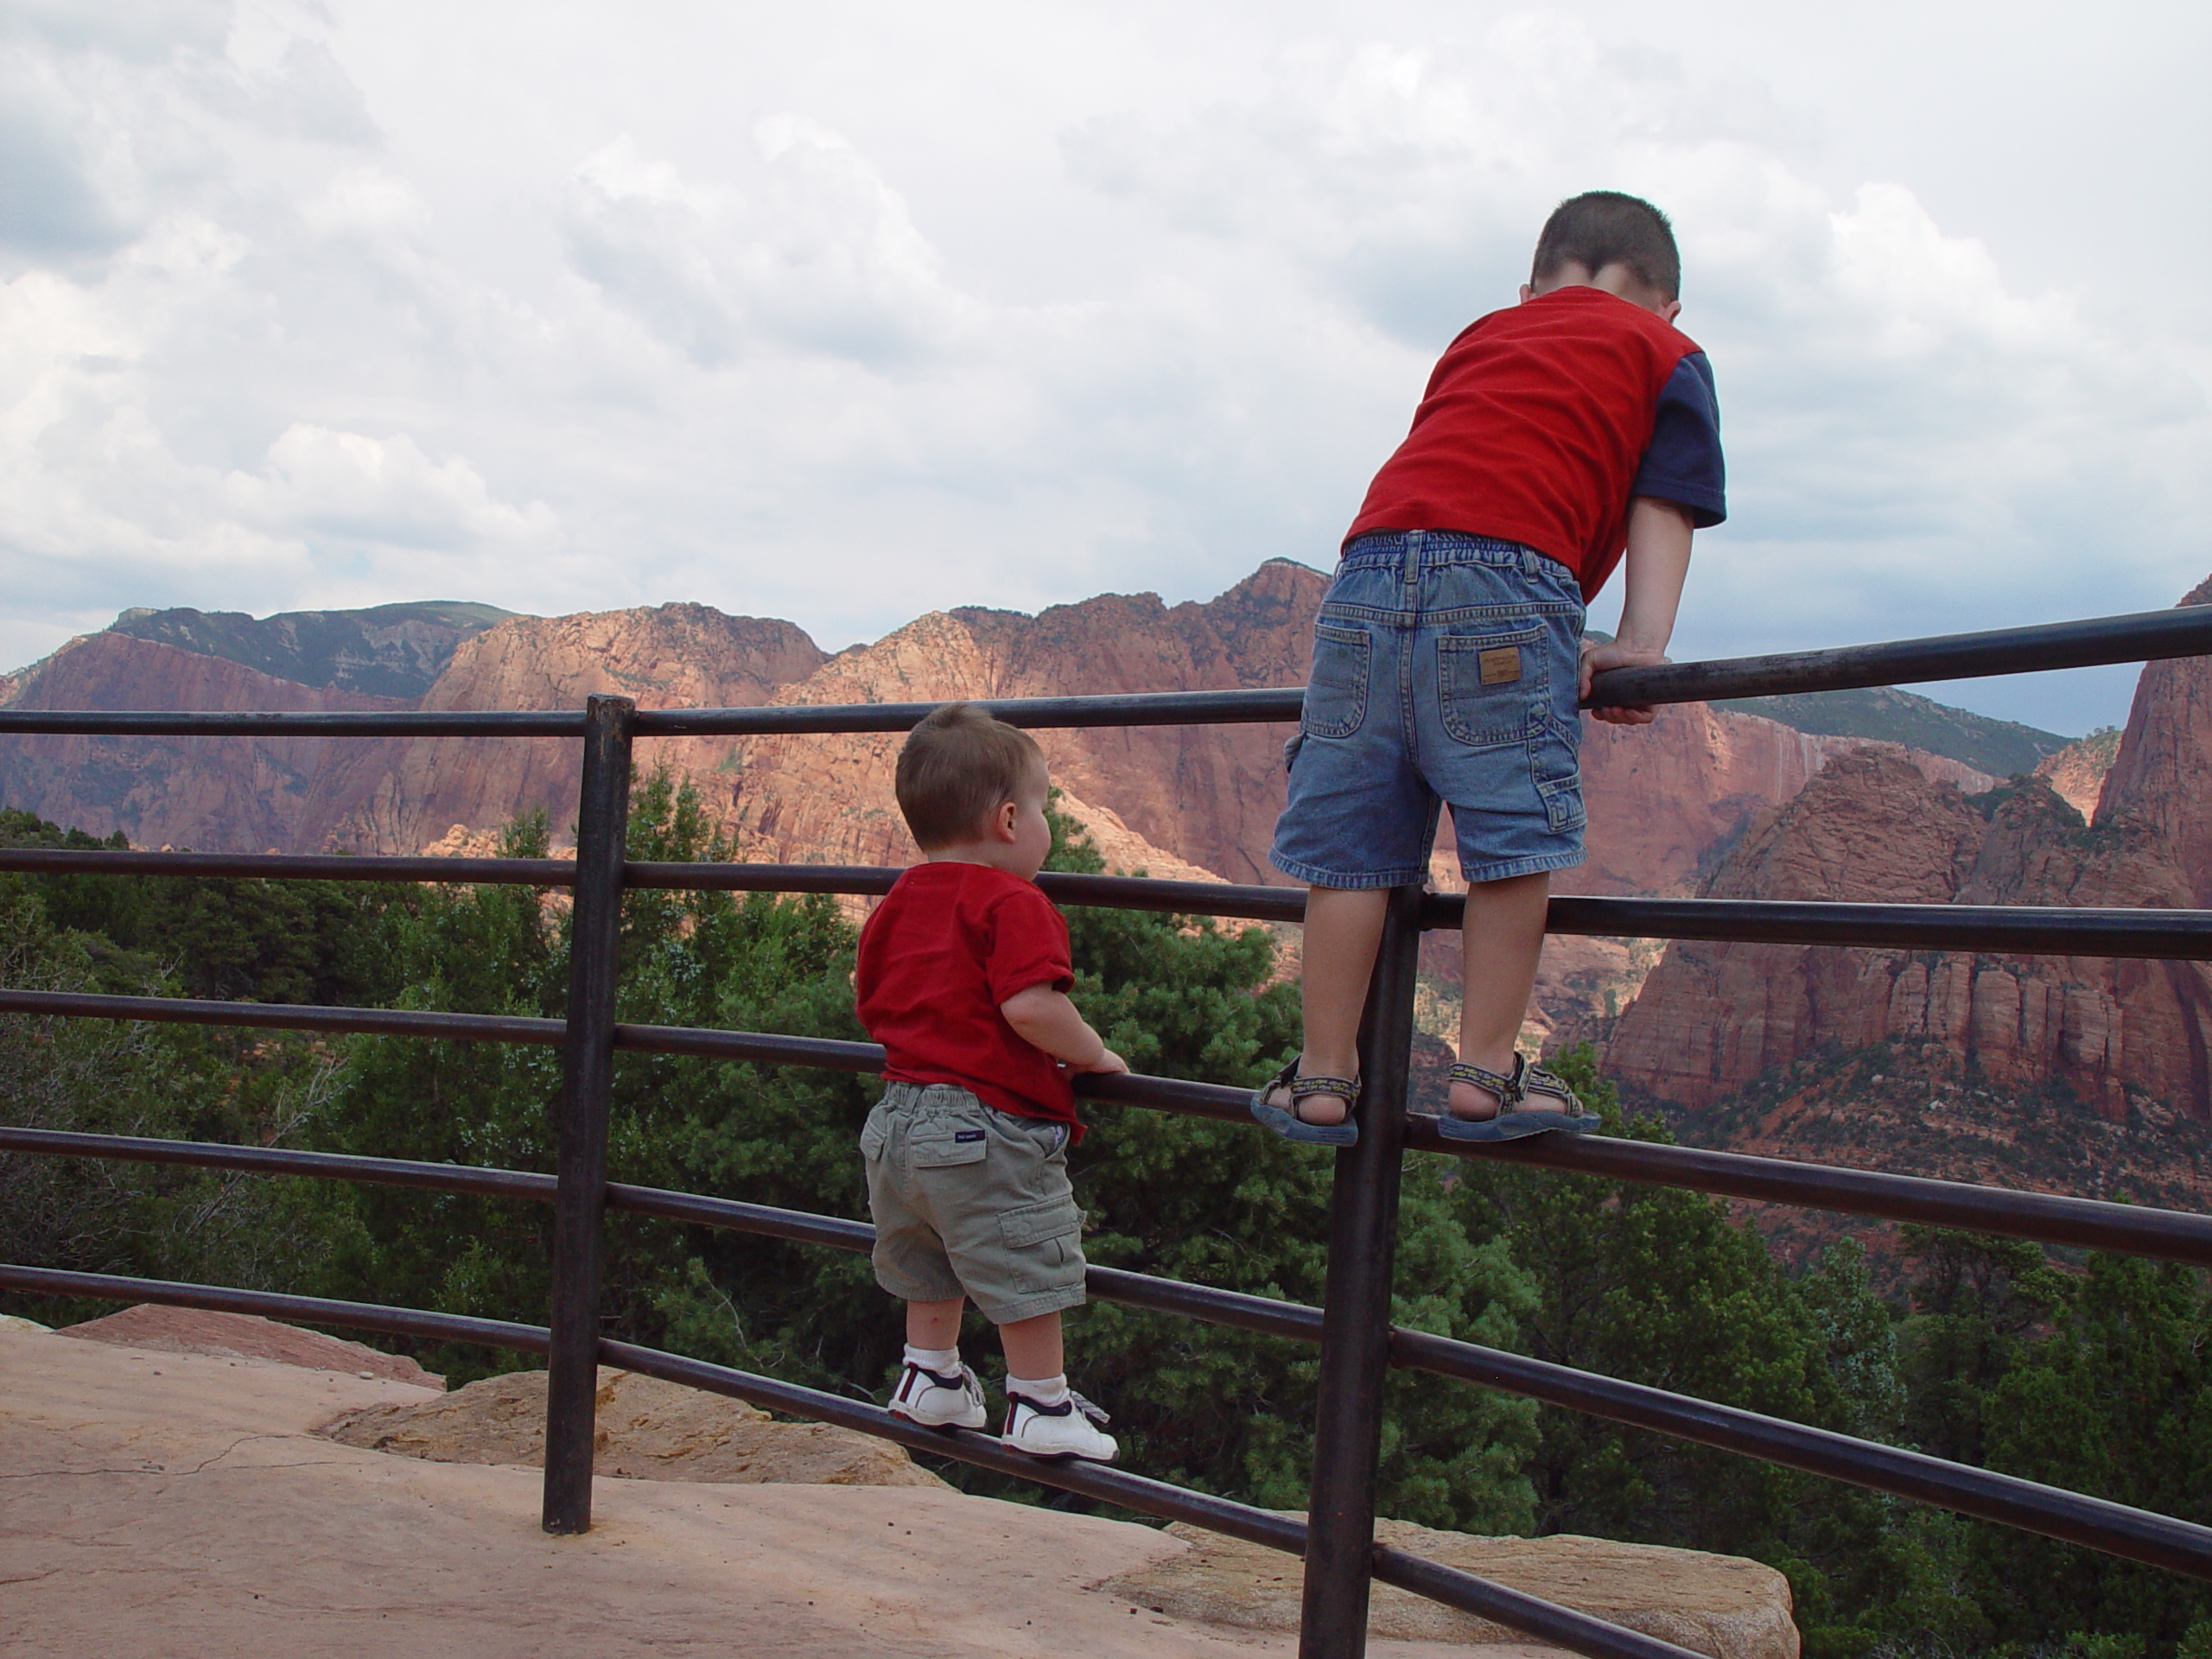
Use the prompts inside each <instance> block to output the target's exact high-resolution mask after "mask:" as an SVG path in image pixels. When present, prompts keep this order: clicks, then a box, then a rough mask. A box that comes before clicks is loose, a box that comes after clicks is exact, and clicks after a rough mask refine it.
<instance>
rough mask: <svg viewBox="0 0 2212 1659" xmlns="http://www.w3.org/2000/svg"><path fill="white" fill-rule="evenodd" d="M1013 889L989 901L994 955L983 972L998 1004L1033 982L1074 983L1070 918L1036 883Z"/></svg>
mask: <svg viewBox="0 0 2212 1659" xmlns="http://www.w3.org/2000/svg"><path fill="white" fill-rule="evenodd" d="M1023 886H1024V887H1025V888H1026V891H1024V892H1020V893H1008V894H1007V896H1006V897H1005V898H1003V899H1000V900H999V901H998V903H997V904H995V905H994V906H991V944H990V954H989V956H988V957H987V958H986V959H985V961H984V963H983V976H984V978H985V980H986V981H987V982H988V984H989V986H990V992H991V1001H992V1002H993V1003H994V1004H997V1003H1001V1002H1004V1001H1006V1000H1007V998H1008V997H1011V996H1018V995H1020V994H1021V993H1022V992H1024V991H1026V990H1027V989H1029V988H1031V987H1032V986H1034V985H1049V986H1051V987H1052V988H1053V989H1054V990H1056V991H1065V990H1067V989H1069V988H1071V987H1072V986H1073V985H1074V984H1075V964H1074V963H1073V962H1072V961H1071V960H1070V955H1071V953H1070V951H1069V949H1068V924H1067V918H1065V917H1064V916H1062V915H1061V914H1060V912H1058V910H1057V909H1055V908H1054V907H1053V905H1052V900H1051V899H1047V898H1046V896H1045V895H1044V894H1043V893H1039V891H1038V890H1037V889H1036V888H1034V887H1028V885H1027V883H1026V882H1025V883H1024V884H1023Z"/></svg>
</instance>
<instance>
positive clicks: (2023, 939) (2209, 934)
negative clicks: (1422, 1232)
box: [0, 848, 2212, 962]
mask: <svg viewBox="0 0 2212 1659" xmlns="http://www.w3.org/2000/svg"><path fill="white" fill-rule="evenodd" d="M6 870H14V871H19V872H24V873H30V874H48V875H60V874H115V875H131V874H137V875H195V876H222V877H237V878H248V877H251V878H259V879H263V880H333V881H415V882H497V883H507V884H514V885H528V886H537V887H572V886H574V885H575V863H574V862H573V861H569V860H566V859H524V858H354V857H340V856H337V855H312V856H309V855H293V854H275V853H256V854H228V853H142V852H110V851H105V850H102V851H97V852H95V851H91V850H86V849H75V848H72V849H56V848H0V871H6ZM622 875H623V884H624V886H625V887H650V888H655V889H681V890H684V891H690V892H743V893H853V894H861V895H877V894H881V893H888V892H889V891H890V890H891V886H892V883H893V882H894V881H896V880H898V879H899V871H898V870H897V869H895V868H889V867H883V866H874V865H848V864H743V863H732V864H720V863H715V864H709V863H671V862H665V861H631V862H629V863H626V864H625V865H624V866H623V871H622ZM1038 885H1039V887H1042V888H1043V889H1044V890H1045V892H1046V894H1047V895H1048V896H1049V897H1051V898H1052V899H1054V900H1055V901H1057V902H1058V903H1060V904H1063V905H1071V906H1100V907H1104V908H1110V909H1115V910H1145V911H1154V912H1169V913H1173V914H1175V915H1194V916H1224V917H1233V918H1240V919H1243V920H1249V921H1268V922H1300V921H1302V920H1303V919H1304V918H1305V914H1306V895H1305V892H1304V890H1303V889H1302V888H1295V887H1250V886H1237V885H1235V884H1232V883H1229V882H1212V881H1168V880H1154V879H1152V878H1151V877H1148V876H1128V875H1090V874H1073V873H1068V872H1052V871H1048V872H1046V873H1045V874H1041V875H1040V876H1039V877H1038ZM1465 908H1466V901H1465V899H1464V898H1462V897H1459V896H1458V895H1456V894H1447V893H1432V894H1431V895H1429V896H1428V898H1427V899H1424V900H1423V901H1422V906H1421V925H1422V926H1423V927H1426V928H1453V929H1456V928H1457V927H1459V925H1460V922H1461V919H1462V917H1463V915H1464V912H1465ZM1545 927H1546V929H1547V931H1549V932H1553V933H1575V934H1588V935H1594V936H1597V937H1599V938H1665V939H1707V940H1722V941H1730V942H1734V943H1738V944H1813V945H1862V946H1874V947H1878V948H1885V949H1890V950H1980V951H1992V952H2001V953H2004V954H2007V955H2014V956H2028V955H2032V956H2068V957H2141V958H2145V959H2149V960H2166V961H2190V962H2202V961H2208V960H2212V911H2202V910H2147V909H2138V910H2126V909H2117V908H2091V907H2088V906H2080V907H2075V906H2029V905H1856V904H1832V903H1826V902H1816V901H1812V900H1802V901H1800V900H1781V899H1604V898H1584V897H1577V896H1573V895H1561V896H1560V897H1557V898H1554V899H1553V900H1552V901H1551V907H1550V911H1549V913H1548V916H1547V918H1546V921H1545Z"/></svg>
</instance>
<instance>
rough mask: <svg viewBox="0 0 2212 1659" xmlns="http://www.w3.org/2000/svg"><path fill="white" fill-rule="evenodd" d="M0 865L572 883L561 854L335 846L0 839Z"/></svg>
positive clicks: (68, 870)
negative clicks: (370, 851) (167, 848)
mask: <svg viewBox="0 0 2212 1659" xmlns="http://www.w3.org/2000/svg"><path fill="white" fill-rule="evenodd" d="M0 870H12V871H15V872H17V873H18V874H26V875H182V876H190V877H193V878H194V879H195V880H261V881H435V882H472V883H480V884H485V885H493V884H496V885H501V886H510V887H574V886H575V884H576V864H575V860H574V859H568V858H384V857H376V858H362V857H357V856H355V855H352V854H340V853H144V852H139V851H137V850H135V849H134V850H131V851H129V852H124V851H121V850H110V849H106V848H102V849H99V851H97V852H94V851H92V850H91V849H85V848H76V847H68V848H61V847H0Z"/></svg>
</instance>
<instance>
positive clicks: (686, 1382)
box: [0, 1265, 1698, 1659]
mask: <svg viewBox="0 0 2212 1659" xmlns="http://www.w3.org/2000/svg"><path fill="white" fill-rule="evenodd" d="M0 1289H4V1290H16V1291H22V1292H26V1293H29V1294H38V1295H48V1296H89V1297H97V1298H99V1299H101V1300H108V1301H135V1302H156V1303H160V1304H162V1305H165V1306H173V1307H202V1308H210V1309H213V1310H215V1311H217V1312H219V1313H250V1314H257V1315H259V1316H261V1317H263V1318H265V1319H296V1320H302V1321H304V1322H306V1323H308V1324H311V1325H337V1326H340V1328H343V1329H346V1330H358V1331H378V1332H385V1333H387V1334H390V1335H395V1336H407V1337H414V1338H418V1339H420V1340H423V1341H429V1342H470V1343H482V1344H486V1345H488V1346H491V1347H496V1348H507V1349H514V1350H519V1351H522V1352H524V1353H537V1354H542V1353H543V1352H545V1351H546V1350H547V1347H548V1345H549V1342H550V1333H549V1332H547V1330H546V1328H545V1327H544V1326H543V1325H516V1324H511V1323H509V1322H508V1321H505V1320H503V1319H473V1318H469V1317H467V1316H466V1315H462V1314H455V1313H430V1312H428V1311H425V1310H422V1309H416V1308H397V1307H379V1306H372V1305H371V1304H368V1303H364V1302H346V1301H334V1300H328V1299H327V1298H323V1297H318V1296H287V1295H281V1294H276V1293H273V1292H270V1291H253V1290H232V1289H228V1288H226V1287H220V1286H216V1285H193V1284H180V1283H176V1282H175V1281H168V1280H160V1279H131V1278H124V1277H121V1276H118V1275H115V1274H99V1273H67V1272H61V1271H58V1270H55V1269H53V1268H22V1267H15V1266H12V1265H0ZM599 1349H600V1352H599V1357H600V1360H601V1363H604V1364H607V1365H612V1366H615V1367H618V1368H620V1369H621V1370H626V1371H634V1372H636V1373H637V1374H639V1376H653V1377H658V1378H660V1379H661V1380H662V1381H664V1382H668V1383H678V1384H681V1385H683V1386H685V1387H689V1388H694V1389H701V1390H702V1391H705V1392H707V1393H711V1394H719V1395H727V1396H728V1397H729V1398H732V1399H737V1400H743V1401H745V1402H747V1403H748V1404H751V1405H754V1406H758V1407H760V1408H763V1409H765V1410H772V1411H781V1412H785V1413H786V1414H790V1415H791V1416H795V1417H804V1418H808V1419H810V1420H811V1421H817V1422H826V1423H832V1424H835V1425H836V1426H837V1427H842V1428H849V1429H853V1430H855V1431H857V1432H858V1433H863V1434H868V1435H872V1436H874V1438H876V1439H878V1440H891V1441H894V1442H896V1443H897V1444H899V1445H901V1446H906V1447H907V1448H908V1449H909V1450H911V1451H915V1452H922V1453H924V1454H925V1455H927V1456H932V1457H942V1458H950V1459H955V1460H957V1461H958V1462H962V1463H968V1464H973V1465H976V1466H977V1467H979V1468H984V1469H990V1470H993V1471H996V1472H998V1473H1000V1474H1004V1475H1011V1476H1014V1478H1017V1479H1022V1480H1028V1481H1033V1482H1035V1483H1036V1484H1039V1485H1045V1486H1056V1487H1058V1488H1060V1489H1062V1490H1063V1491H1072V1492H1079V1493H1082V1494H1083V1495H1084V1496H1085V1497H1096V1498H1100V1499H1103V1501H1105V1502H1107V1503H1118V1504H1120V1505H1122V1507H1123V1508H1125V1509H1129V1510H1135V1511H1136V1512H1137V1513H1139V1514H1141V1515H1151V1516H1158V1517H1160V1519H1163V1520H1169V1521H1181V1522H1186V1523H1188V1524H1190V1525H1193V1526H1198V1527H1204V1528H1205V1529H1207V1530H1209V1531H1211V1532H1217V1533H1220V1534H1223V1535H1225V1536H1228V1537H1231V1538H1242V1539H1244V1540H1246V1541H1249V1542H1252V1543H1256V1544H1264V1545H1266V1546H1268V1548H1273V1549H1280V1550H1282V1551H1284V1552H1285V1553H1286V1554H1292V1555H1299V1554H1304V1552H1305V1548H1306V1523H1305V1522H1303V1521H1301V1520H1300V1519H1298V1518H1297V1517H1296V1516H1285V1515H1278V1514H1276V1513H1275V1512H1274V1510H1261V1509H1255V1508H1254V1507H1253V1506H1251V1505H1250V1504H1249V1503H1236V1502H1235V1501H1234V1500H1233V1499H1230V1498H1224V1497H1215V1496H1213V1495H1212V1494H1211V1493H1208V1492H1198V1491H1190V1490H1188V1489H1187V1488H1185V1487H1180V1486H1173V1485H1170V1484H1167V1483H1166V1482H1165V1481H1160V1480H1153V1479H1150V1478H1147V1477H1146V1476H1143V1475H1135V1474H1130V1473H1128V1471H1124V1470H1120V1469H1112V1468H1108V1467H1105V1466H1103V1465H1097V1464H1084V1463H1080V1462H1074V1461H1069V1462H1057V1461H1047V1460H1041V1459H1036V1458H1032V1457H1029V1456H1027V1455H1026V1454H1025V1453H1022V1452H1014V1451H1012V1450H1009V1449H1008V1448H1007V1447H1006V1446H1004V1445H1002V1444H1001V1442H1000V1441H999V1440H996V1439H995V1438H994V1437H992V1436H989V1435H986V1434H977V1433H965V1432H963V1431H960V1430H957V1429H956V1430H945V1429H930V1428H921V1427H916V1426H915V1425H914V1424H912V1423H909V1422H906V1421H903V1420H901V1419H899V1418H897V1417H893V1415H892V1414H890V1413H889V1412H887V1411H885V1410H883V1409H881V1408H880V1407H875V1406H866V1405H861V1404H860V1403H859V1402H855V1401H851V1400H845V1399H841V1398H839V1397H838V1396H837V1395H832V1394H826V1393H823V1391H821V1390H820V1389H807V1388H802V1387H800V1386H798V1384H796V1383H783V1382H779V1381H777V1380H776V1379H775V1378H773V1377H766V1376H756V1375H754V1374H753V1373H752V1372H748V1371H740V1370H733V1369H732V1368H730V1367H728V1366H726V1365H713V1364H709V1363H707V1362H706V1361H704V1360H696V1359H688V1358H686V1357H683V1356H682V1355H680V1354H671V1353H666V1352H664V1351H661V1350H659V1349H657V1348H645V1347H641V1346H639V1345H638V1344H633V1343H626V1342H613V1341H605V1340H602V1341H601V1343H600V1344H599ZM1384 1554H1385V1552H1383V1551H1382V1550H1378V1551H1377V1562H1376V1572H1377V1575H1378V1576H1381V1575H1383V1573H1385V1572H1386V1571H1387V1572H1388V1573H1391V1574H1393V1575H1395V1576H1392V1577H1391V1579H1390V1581H1391V1582H1393V1583H1402V1584H1403V1585H1404V1586H1405V1587H1407V1588H1408V1589H1410V1590H1412V1591H1414V1592H1415V1593H1416V1594H1419V1595H1423V1596H1426V1597H1427V1598H1429V1599H1432V1600H1435V1601H1440V1602H1442V1603H1444V1604H1446V1605H1450V1606H1454V1607H1459V1608H1462V1609H1464V1610H1465V1611H1469V1612H1474V1613H1479V1614H1481V1615H1482V1616H1484V1617H1485V1618H1492V1619H1495V1620H1497V1622H1499V1623H1500V1624H1506V1625H1509V1626H1510V1627H1511V1628H1513V1629H1516V1630H1524V1631H1527V1632H1529V1634H1532V1635H1539V1636H1542V1637H1547V1638H1548V1639H1550V1640H1552V1641H1555V1642H1559V1643H1563V1644H1565V1645H1567V1646H1568V1647H1570V1648H1572V1649H1574V1650H1576V1651H1578V1652H1580V1653H1585V1654H1589V1655H1592V1656H1597V1659H1698V1656H1696V1655H1694V1654H1693V1653H1692V1652H1691V1651H1690V1650H1689V1649H1684V1648H1679V1647H1676V1646H1675V1644H1674V1643H1670V1642H1664V1641H1661V1640H1659V1639H1658V1638H1656V1637H1649V1636H1645V1635H1643V1634H1642V1633H1641V1632H1638V1631H1636V1630H1624V1629H1623V1628H1622V1627H1621V1626H1619V1625H1617V1624H1611V1623H1608V1622H1607V1621H1605V1620H1604V1619H1600V1618H1592V1616H1591V1615H1589V1614H1587V1613H1583V1612H1578V1611H1575V1610H1574V1609H1573V1608H1569V1607H1561V1606H1559V1605H1556V1604H1554V1603H1552V1602H1548V1601H1544V1600H1541V1599H1538V1598H1536V1597H1534V1596H1530V1595H1528V1594H1526V1593H1524V1592H1521V1591H1517V1590H1514V1589H1511V1588H1510V1587H1509V1586H1504V1585H1500V1584H1496V1583H1493V1582H1491V1580H1486V1579H1482V1578H1478V1577H1477V1576H1476V1575H1475V1574H1473V1573H1463V1572H1461V1571H1459V1569H1457V1568H1455V1567H1445V1566H1443V1565H1442V1564H1440V1563H1438V1562H1433V1561H1425V1560H1421V1558H1420V1557H1418V1556H1414V1555H1408V1554H1405V1553H1404V1552H1403V1551H1398V1550H1391V1551H1388V1552H1387V1554H1388V1557H1389V1559H1388V1560H1387V1562H1386V1561H1385V1560H1384V1559H1383V1557H1384Z"/></svg>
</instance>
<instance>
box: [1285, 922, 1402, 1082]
mask: <svg viewBox="0 0 2212 1659" xmlns="http://www.w3.org/2000/svg"><path fill="white" fill-rule="evenodd" d="M1389 901H1390V895H1389V893H1388V892H1387V891H1385V890H1383V889H1382V888H1380V887H1372V888H1368V887H1308V888H1307V889H1306V944H1305V952H1304V955H1305V963H1304V971H1303V973H1302V974H1301V976H1300V981H1299V987H1298V995H1299V1001H1300V1006H1301V1007H1303V1009H1304V1011H1305V1015H1306V1051H1305V1052H1304V1053H1303V1054H1302V1055H1300V1058H1299V1062H1298V1074H1299V1076H1300V1077H1358V1076H1359V1016H1360V1011H1361V1010H1362V1009H1363V1008H1364V1007H1366V1005H1367V982H1368V980H1369V978H1370V976H1372V975H1373V974H1374V972H1375V952H1376V947H1377V946H1379V945H1380V944H1382V941H1383V915H1384V912H1386V911H1387V910H1388V909H1389ZM1275 1100H1276V1103H1277V1104H1278V1105H1282V1106H1287V1105H1289V1103H1290V1102H1289V1101H1288V1099H1287V1098H1285V1097H1282V1096H1281V1095H1280V1094H1279V1095H1278V1096H1275ZM1349 1109H1350V1108H1349V1107H1347V1106H1346V1105H1345V1103H1344V1102H1343V1101H1341V1100H1337V1099H1334V1098H1332V1097H1331V1096H1327V1095H1309V1096H1306V1101H1305V1103H1304V1104H1303V1105H1302V1106H1301V1107H1300V1116H1302V1117H1303V1118H1305V1120H1306V1122H1309V1123H1341V1122H1344V1114H1345V1112H1346V1111H1348V1110H1349Z"/></svg>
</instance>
